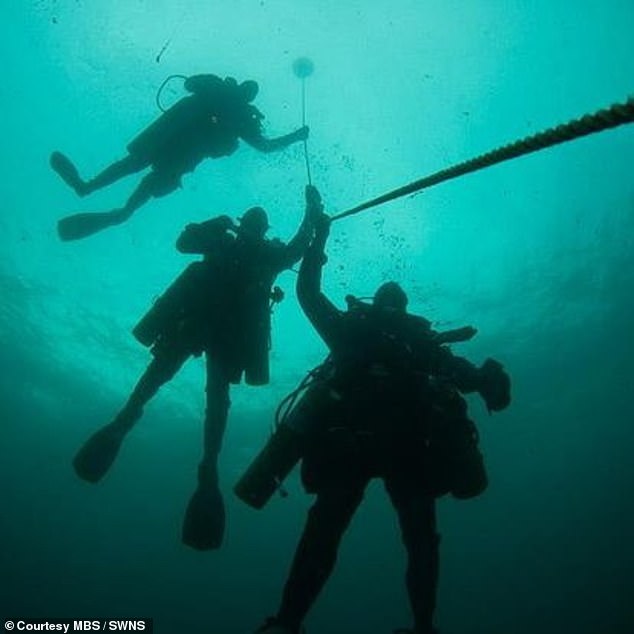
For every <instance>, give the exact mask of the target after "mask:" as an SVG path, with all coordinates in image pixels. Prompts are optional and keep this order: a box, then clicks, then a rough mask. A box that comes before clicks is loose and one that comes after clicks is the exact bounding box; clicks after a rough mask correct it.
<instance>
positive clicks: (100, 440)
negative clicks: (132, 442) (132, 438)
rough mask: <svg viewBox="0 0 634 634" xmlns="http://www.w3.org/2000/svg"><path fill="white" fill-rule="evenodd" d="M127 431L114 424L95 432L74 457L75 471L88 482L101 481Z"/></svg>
mask: <svg viewBox="0 0 634 634" xmlns="http://www.w3.org/2000/svg"><path fill="white" fill-rule="evenodd" d="M124 437H125V432H124V431H122V430H121V428H120V427H115V426H114V425H113V424H110V425H106V426H105V427H102V428H101V429H100V430H99V431H97V432H95V433H94V434H93V435H92V436H91V437H90V438H89V439H88V440H87V441H86V442H85V443H84V445H83V446H82V448H81V449H80V450H79V451H78V452H77V455H76V456H75V458H74V459H73V467H74V468H75V472H76V473H77V475H78V476H79V477H80V478H81V479H82V480H86V481H87V482H99V480H101V478H103V476H104V475H106V473H107V472H108V469H110V467H111V466H112V463H113V462H114V461H115V458H116V457H117V454H118V453H119V449H120V448H121V443H122V442H123V438H124Z"/></svg>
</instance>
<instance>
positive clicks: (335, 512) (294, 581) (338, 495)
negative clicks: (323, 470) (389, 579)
mask: <svg viewBox="0 0 634 634" xmlns="http://www.w3.org/2000/svg"><path fill="white" fill-rule="evenodd" d="M366 484H367V480H357V481H355V482H350V483H346V482H339V483H338V484H337V485H332V486H328V487H327V488H325V489H322V490H320V491H319V492H318V493H317V500H316V501H315V504H314V505H313V506H312V507H311V509H310V511H309V512H308V519H307V520H306V525H305V527H304V532H303V533H302V536H301V539H300V541H299V545H298V546H297V551H296V552H295V557H294V559H293V563H292V565H291V571H290V573H289V577H288V580H287V582H286V585H285V587H284V593H283V596H282V603H281V606H280V610H279V612H278V614H277V617H276V619H275V621H276V622H278V623H279V624H280V625H283V626H286V627H288V628H291V629H293V628H297V629H299V627H300V626H301V624H302V622H303V621H304V618H305V617H306V615H307V614H308V611H309V610H310V608H311V607H312V605H313V604H314V602H315V601H316V599H317V597H318V595H319V593H320V592H321V590H322V588H323V587H324V585H325V584H326V581H327V580H328V577H329V576H330V574H331V572H332V570H333V569H334V567H335V563H336V560H337V552H338V550H339V544H340V542H341V538H342V537H343V534H344V532H345V530H346V529H347V528H348V525H349V524H350V520H351V519H352V516H353V515H354V512H355V511H356V510H357V508H358V506H359V504H360V503H361V500H362V499H363V491H364V489H365V486H366Z"/></svg>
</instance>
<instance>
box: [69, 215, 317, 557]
mask: <svg viewBox="0 0 634 634" xmlns="http://www.w3.org/2000/svg"><path fill="white" fill-rule="evenodd" d="M268 226H269V225H268V217H267V214H266V212H265V211H264V209H262V208H261V207H253V208H251V209H249V210H247V211H246V212H245V213H244V214H243V216H242V218H241V219H240V222H239V224H238V225H236V224H234V222H233V221H232V220H231V218H229V217H228V216H218V217H216V218H212V219H211V220H208V221H206V222H202V223H196V224H189V225H187V227H186V228H185V230H184V231H183V232H182V233H181V235H180V237H179V238H178V241H177V243H176V246H177V248H178V250H179V251H181V252H183V253H195V254H201V255H203V256H204V258H203V260H201V261H198V262H194V263H192V264H190V265H189V266H188V267H187V268H186V269H185V271H184V272H183V273H182V274H181V275H180V277H179V278H177V280H176V281H175V282H174V283H173V284H172V285H171V286H170V287H169V288H168V290H167V291H166V292H165V293H164V294H163V295H162V296H161V297H160V298H159V299H158V300H157V301H156V302H155V304H154V306H153V307H152V308H151V309H150V311H148V313H147V314H146V315H145V316H144V317H143V318H142V319H141V321H140V322H139V323H138V324H137V326H136V327H135V328H134V335H135V336H136V338H137V339H138V340H139V341H140V342H141V343H143V344H144V345H146V346H151V350H152V355H153V358H152V360H151V362H150V364H149V365H148V367H147V368H146V370H145V372H144V373H143V375H142V376H141V378H140V379H139V381H138V383H137V384H136V386H135V387H134V389H133V390H132V393H131V395H130V397H129V398H128V400H127V402H126V403H125V405H124V406H123V408H122V409H121V410H120V411H119V413H118V414H117V415H116V416H115V417H114V419H113V420H112V421H111V422H110V423H109V424H107V425H106V426H104V427H102V428H101V429H99V430H98V431H97V432H95V433H94V434H93V435H92V436H91V437H90V438H89V439H88V440H87V441H86V443H84V445H83V446H82V447H81V449H80V450H79V452H78V453H77V455H76V456H75V459H74V461H73V466H74V467H75V471H76V472H77V475H79V477H80V478H82V479H84V480H87V481H89V482H97V481H99V480H100V479H101V478H103V476H104V475H105V474H106V473H107V472H108V470H109V469H110V467H111V466H112V464H113V462H114V461H115V459H116V457H117V454H118V452H119V449H120V447H121V444H122V442H123V440H124V438H125V436H126V435H127V434H128V433H129V432H130V431H131V430H132V428H133V427H134V425H135V424H136V423H137V422H138V421H139V420H140V418H141V416H142V414H143V409H144V407H145V405H146V404H147V403H148V402H149V401H150V400H151V399H152V398H153V397H154V396H155V395H156V393H157V392H158V390H159V389H160V388H161V386H162V385H164V384H165V383H167V382H168V381H170V380H171V379H172V378H173V377H174V376H175V374H176V373H177V372H178V371H179V370H180V368H181V367H182V365H183V364H184V363H185V361H186V360H187V359H188V358H189V357H191V356H198V355H201V354H202V353H204V354H205V362H206V370H207V385H206V390H205V392H206V412H205V421H204V441H203V457H202V461H201V463H200V466H199V470H198V486H197V488H196V490H195V492H194V494H193V496H192V498H191V499H190V502H189V505H188V507H187V512H186V515H185V521H184V524H183V535H182V538H183V541H184V543H185V544H187V545H188V546H191V547H193V548H196V549H199V550H210V549H214V548H218V547H219V546H220V545H221V543H222V539H223V534H224V526H225V512H224V504H223V499H222V495H221V493H220V488H219V484H218V470H217V460H218V454H219V452H220V449H221V445H222V439H223V436H224V431H225V427H226V424H227V417H228V413H229V406H230V400H229V388H230V385H231V384H232V383H233V384H235V383H240V381H241V378H242V375H243V374H244V378H245V382H246V383H248V384H249V385H265V384H267V383H268V382H269V344H270V326H271V307H272V302H274V301H279V299H280V297H279V296H280V293H279V292H276V290H277V291H279V289H273V288H272V286H273V282H274V280H275V278H276V276H277V275H278V274H279V273H281V272H282V271H283V270H285V269H288V268H290V267H291V266H292V265H293V264H294V263H295V262H297V261H298V260H299V259H300V258H301V257H302V255H303V253H304V250H305V249H306V247H307V245H308V243H309V241H310V238H311V235H312V219H311V215H310V209H309V208H308V207H307V209H306V213H305V215H304V219H303V221H302V223H301V225H300V227H299V229H298V231H297V232H296V234H295V236H294V237H293V238H292V239H291V240H290V241H289V242H288V243H286V244H285V243H283V242H281V241H280V240H268V239H266V238H265V234H266V232H267V230H268Z"/></svg>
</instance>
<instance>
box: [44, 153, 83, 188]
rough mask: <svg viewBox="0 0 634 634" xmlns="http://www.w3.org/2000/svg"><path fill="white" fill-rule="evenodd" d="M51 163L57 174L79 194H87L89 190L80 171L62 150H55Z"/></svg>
mask: <svg viewBox="0 0 634 634" xmlns="http://www.w3.org/2000/svg"><path fill="white" fill-rule="evenodd" d="M49 163H50V165H51V167H52V168H53V170H54V171H55V172H57V175H58V176H59V177H60V178H61V179H62V180H63V181H64V182H65V183H66V184H67V185H68V186H69V187H70V188H72V189H74V190H75V193H76V194H77V195H78V196H85V195H86V194H87V193H88V191H87V187H86V183H85V182H84V181H83V180H82V178H81V176H79V172H78V171H77V168H76V167H75V165H73V162H72V161H71V160H70V159H69V158H68V157H67V156H66V155H65V154H62V153H61V152H53V153H52V154H51V158H50V159H49Z"/></svg>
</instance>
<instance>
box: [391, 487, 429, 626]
mask: <svg viewBox="0 0 634 634" xmlns="http://www.w3.org/2000/svg"><path fill="white" fill-rule="evenodd" d="M385 486H386V489H387V492H388V494H389V496H390V498H391V500H392V504H393V505H394V508H395V509H396V512H397V514H398V519H399V524H400V527H401V536H402V539H403V544H404V546H405V549H406V551H407V571H406V574H405V583H406V586H407V593H408V596H409V601H410V605H411V608H412V612H413V615H414V632H415V633H416V634H434V632H435V631H436V630H434V627H433V617H434V610H435V608H436V589H437V586H438V571H439V554H438V544H439V541H440V538H439V535H438V533H437V532H436V505H435V501H434V498H433V497H430V496H428V495H424V494H422V493H420V492H419V491H417V490H416V488H415V485H413V484H412V483H411V482H408V481H405V480H404V479H402V478H398V479H390V478H386V482H385Z"/></svg>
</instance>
